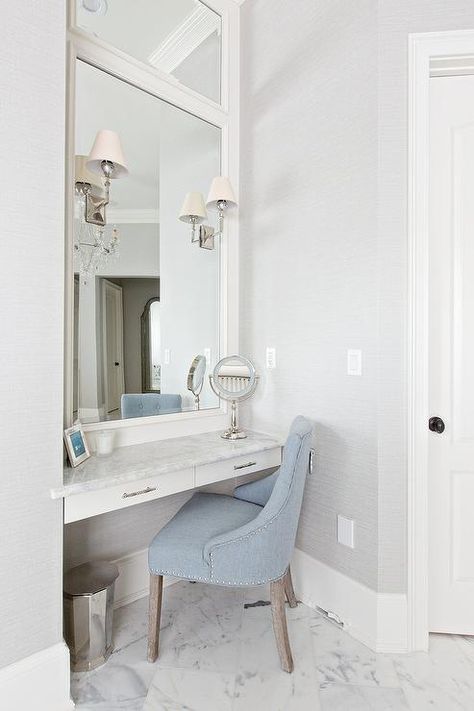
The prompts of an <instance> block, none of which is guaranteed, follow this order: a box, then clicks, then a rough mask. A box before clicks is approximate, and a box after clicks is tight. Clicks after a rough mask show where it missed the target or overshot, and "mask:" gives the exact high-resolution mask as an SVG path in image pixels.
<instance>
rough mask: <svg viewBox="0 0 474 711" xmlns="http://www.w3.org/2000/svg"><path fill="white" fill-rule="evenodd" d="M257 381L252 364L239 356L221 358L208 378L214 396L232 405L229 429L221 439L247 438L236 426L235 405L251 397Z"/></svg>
mask: <svg viewBox="0 0 474 711" xmlns="http://www.w3.org/2000/svg"><path fill="white" fill-rule="evenodd" d="M257 380H258V375H257V373H256V372H255V368H254V365H253V363H252V362H251V361H250V360H248V359H247V358H244V357H243V356H239V355H232V356H227V357H226V358H222V359H221V360H220V361H219V362H218V363H217V365H216V367H215V368H214V372H213V374H212V375H210V376H209V381H210V383H211V387H212V389H213V390H214V392H215V393H216V395H218V396H219V397H220V398H222V399H223V400H228V401H229V402H231V404H232V410H231V423H230V427H229V429H228V430H226V431H225V432H223V433H222V435H221V437H223V439H243V438H244V437H246V436H247V435H246V434H245V432H244V431H243V430H241V429H240V428H239V426H238V424H237V403H238V402H242V400H246V399H247V398H249V397H251V396H252V395H253V393H254V392H255V388H256V387H257Z"/></svg>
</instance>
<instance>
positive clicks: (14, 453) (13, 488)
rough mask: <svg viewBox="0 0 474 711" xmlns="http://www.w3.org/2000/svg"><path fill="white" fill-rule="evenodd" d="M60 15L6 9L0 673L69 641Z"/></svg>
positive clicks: (57, 8)
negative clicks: (55, 495) (64, 595)
mask: <svg viewBox="0 0 474 711" xmlns="http://www.w3.org/2000/svg"><path fill="white" fill-rule="evenodd" d="M64 13H65V3H64V1H63V0H49V1H48V2H45V3H39V2H33V0H25V1H24V2H21V3H14V2H11V3H2V28H3V36H2V50H1V53H2V70H1V72H0V145H1V151H0V154H1V159H0V215H1V239H0V304H1V307H0V308H1V314H2V322H1V324H2V325H1V328H2V335H1V338H0V363H1V368H0V402H1V407H0V443H1V446H0V472H1V493H0V581H1V592H0V598H1V604H0V630H1V634H0V667H3V666H5V665H7V664H10V663H12V662H15V661H16V660H18V659H20V658H22V657H26V656H28V655H29V654H32V653H34V652H37V651H40V650H42V649H44V648H46V647H49V646H50V645H53V644H55V643H57V642H59V641H60V640H61V638H62V629H61V587H62V585H61V578H62V576H61V540H62V525H61V503H60V502H59V501H52V500H51V498H50V495H49V490H50V488H51V487H53V486H58V485H59V484H60V482H61V479H62V441H61V437H62V389H63V385H62V371H63V364H62V351H63V243H64V230H63V213H64V210H63V205H64V167H63V166H64V57H65V18H64ZM0 706H1V702H0Z"/></svg>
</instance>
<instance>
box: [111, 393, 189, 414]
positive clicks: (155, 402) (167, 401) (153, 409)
mask: <svg viewBox="0 0 474 711" xmlns="http://www.w3.org/2000/svg"><path fill="white" fill-rule="evenodd" d="M120 410H121V412H122V417H124V418H127V417H150V415H166V414H168V413H170V412H181V395H168V394H167V393H127V394H126V395H122V398H121V400H120Z"/></svg>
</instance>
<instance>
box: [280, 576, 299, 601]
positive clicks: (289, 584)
mask: <svg viewBox="0 0 474 711" xmlns="http://www.w3.org/2000/svg"><path fill="white" fill-rule="evenodd" d="M283 580H284V581H285V594H286V599H287V600H288V604H289V606H290V607H297V606H298V600H297V599H296V595H295V591H294V590H293V581H292V579H291V570H290V568H288V570H287V571H286V575H285V577H284V578H283Z"/></svg>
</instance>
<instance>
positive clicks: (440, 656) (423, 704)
mask: <svg viewBox="0 0 474 711" xmlns="http://www.w3.org/2000/svg"><path fill="white" fill-rule="evenodd" d="M393 660H394V665H395V669H396V671H397V674H398V677H399V679H400V685H401V687H402V689H403V690H404V692H405V696H406V698H407V701H408V704H409V706H410V709H413V711H426V710H428V709H429V710H430V711H438V710H439V711H471V709H474V664H473V661H472V659H470V658H469V656H468V655H467V654H464V652H462V650H460V648H459V645H458V641H457V639H456V636H455V635H438V634H433V635H430V650H429V654H426V653H424V652H417V653H415V654H403V655H402V654H400V655H393Z"/></svg>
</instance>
